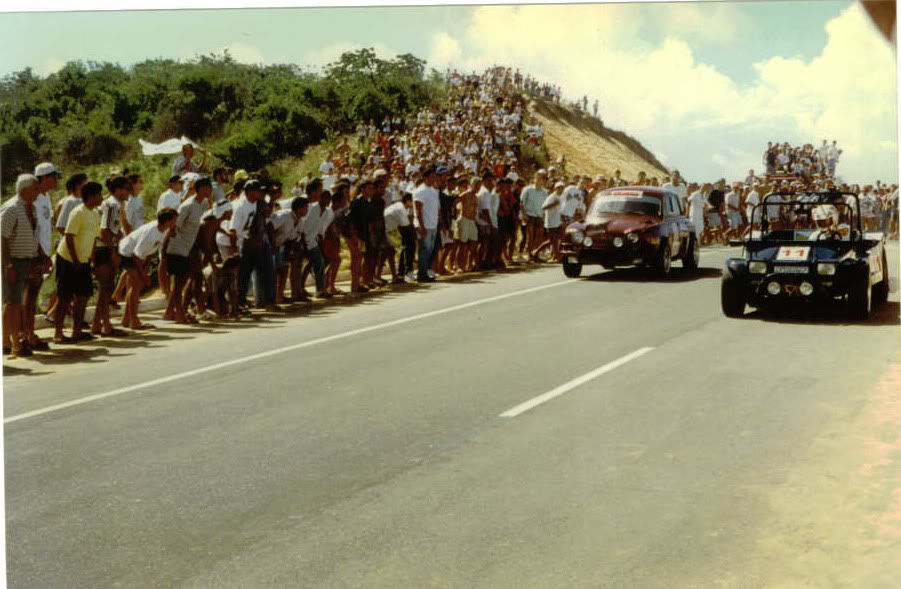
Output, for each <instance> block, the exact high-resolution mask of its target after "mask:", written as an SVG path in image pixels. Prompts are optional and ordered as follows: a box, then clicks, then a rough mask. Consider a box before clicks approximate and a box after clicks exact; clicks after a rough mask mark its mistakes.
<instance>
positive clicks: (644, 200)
mask: <svg viewBox="0 0 901 589" xmlns="http://www.w3.org/2000/svg"><path fill="white" fill-rule="evenodd" d="M637 194H640V193H637ZM589 214H591V215H599V214H634V215H653V216H655V217H659V216H660V199H659V198H656V197H653V196H627V195H618V194H612V195H603V194H602V195H600V196H599V197H598V198H596V199H595V200H594V202H593V203H592V205H591V211H590V213H589Z"/></svg>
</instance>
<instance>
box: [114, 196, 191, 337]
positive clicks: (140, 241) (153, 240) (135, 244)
mask: <svg viewBox="0 0 901 589" xmlns="http://www.w3.org/2000/svg"><path fill="white" fill-rule="evenodd" d="M177 219H178V211H176V210H175V209H163V210H162V211H160V212H159V213H157V216H156V220H154V221H150V222H149V223H145V224H143V225H141V226H140V227H138V228H136V229H135V230H134V231H132V232H131V233H129V234H128V235H126V236H125V237H123V238H122V240H121V241H120V242H119V258H120V260H121V265H122V269H123V270H124V271H125V276H126V277H127V284H128V287H127V288H128V292H127V295H126V297H125V312H124V313H123V314H122V326H123V327H128V328H130V329H153V327H154V326H153V325H151V324H149V323H143V322H141V320H140V319H139V318H138V306H139V305H140V303H141V291H142V290H143V289H144V287H146V286H150V274H149V272H148V271H147V266H148V263H149V261H150V257H151V256H152V255H154V254H155V253H157V252H158V251H159V249H160V246H161V245H162V243H163V238H164V236H165V234H166V232H167V231H169V230H170V229H171V228H172V227H174V226H175V222H176V220H177Z"/></svg>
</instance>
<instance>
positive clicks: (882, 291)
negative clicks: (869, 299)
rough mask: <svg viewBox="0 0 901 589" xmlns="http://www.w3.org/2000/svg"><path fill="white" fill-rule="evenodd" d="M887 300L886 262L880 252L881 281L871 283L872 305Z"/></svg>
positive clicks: (881, 303) (883, 302)
mask: <svg viewBox="0 0 901 589" xmlns="http://www.w3.org/2000/svg"><path fill="white" fill-rule="evenodd" d="M887 300H888V262H887V261H886V259H885V252H883V254H882V281H881V282H879V283H878V284H875V285H873V306H879V305H884V304H885V302H886V301H887Z"/></svg>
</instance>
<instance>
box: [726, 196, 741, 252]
mask: <svg viewBox="0 0 901 589" xmlns="http://www.w3.org/2000/svg"><path fill="white" fill-rule="evenodd" d="M725 201H726V217H727V218H728V219H729V229H728V230H727V231H726V238H727V239H728V238H729V237H731V236H738V235H739V234H740V231H741V229H742V219H741V208H740V207H741V188H739V187H736V186H733V187H732V190H730V191H729V192H728V193H727V194H726V199H725Z"/></svg>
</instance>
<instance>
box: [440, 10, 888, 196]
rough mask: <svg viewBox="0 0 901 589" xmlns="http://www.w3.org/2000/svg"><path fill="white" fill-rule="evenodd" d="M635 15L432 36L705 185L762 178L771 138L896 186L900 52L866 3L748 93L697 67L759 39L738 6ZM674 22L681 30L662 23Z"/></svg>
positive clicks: (587, 14)
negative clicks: (591, 109)
mask: <svg viewBox="0 0 901 589" xmlns="http://www.w3.org/2000/svg"><path fill="white" fill-rule="evenodd" d="M633 8H634V7H632V6H628V5H620V4H607V5H568V6H560V5H557V6H547V5H544V6H542V5H531V6H529V5H526V6H483V7H479V8H477V9H476V10H474V11H473V15H472V19H471V21H470V23H469V26H468V29H467V30H466V33H465V34H464V35H463V36H461V37H460V38H454V37H452V36H450V35H448V34H447V33H440V34H439V35H437V36H436V37H435V38H434V40H433V43H432V53H431V55H430V56H429V61H430V63H431V64H432V65H436V66H442V67H443V66H446V65H450V66H451V67H457V68H459V69H462V70H464V71H469V70H474V69H476V70H477V69H480V68H482V67H485V66H488V65H491V64H495V63H501V64H505V65H510V66H512V67H518V68H521V69H523V70H524V71H527V72H528V73H531V74H532V75H534V76H536V77H537V78H539V79H541V80H545V81H549V82H551V83H555V84H559V85H560V86H561V87H562V88H563V91H564V93H565V94H566V95H568V96H570V97H581V96H582V95H585V94H587V95H588V96H589V98H590V99H591V98H595V97H596V98H598V99H599V101H600V113H599V114H600V115H601V117H602V118H603V119H604V122H605V123H606V124H608V125H610V126H612V127H618V128H621V129H623V130H624V131H626V132H627V133H629V134H632V135H635V136H637V137H638V138H639V139H640V140H643V141H644V142H645V146H646V147H648V148H649V149H652V150H660V151H663V152H665V153H670V154H679V155H677V156H675V157H674V159H671V161H670V162H669V163H670V165H677V166H680V167H681V168H682V170H683V172H684V173H687V174H691V175H693V176H696V177H698V179H701V178H702V177H705V176H714V175H715V176H717V177H719V176H721V175H726V176H727V177H730V176H731V177H735V178H743V177H744V175H745V174H746V172H747V170H748V169H749V168H758V169H759V168H760V165H761V161H760V160H761V153H762V151H763V148H764V147H765V145H766V141H767V140H769V139H772V140H777V139H778V140H780V141H781V140H786V141H789V142H793V143H802V142H816V143H817V144H819V142H820V141H821V140H822V139H829V140H830V141H831V140H832V139H836V140H837V141H838V143H839V145H840V147H842V148H843V149H844V154H843V156H842V160H841V162H840V164H839V166H840V170H839V171H840V172H841V173H842V174H843V175H844V176H845V177H846V178H849V179H853V180H858V179H859V180H861V181H864V180H868V181H871V180H873V179H874V178H875V177H877V176H879V177H881V178H882V179H884V180H887V181H894V179H895V178H897V154H896V149H894V150H893V149H890V148H888V147H887V146H888V144H886V143H885V142H887V141H892V142H893V141H894V139H895V129H896V128H897V126H896V125H897V123H896V117H897V113H896V104H897V98H896V87H895V86H896V83H897V79H896V75H895V71H896V70H895V61H894V56H893V54H892V51H891V49H890V47H889V46H888V45H887V44H885V43H884V42H883V40H882V39H881V38H880V37H879V36H877V35H876V34H875V33H874V32H873V29H872V27H871V25H870V23H869V22H868V20H867V17H866V15H865V14H864V12H863V10H862V9H861V8H860V6H859V5H858V4H853V5H851V6H850V7H849V8H848V9H846V10H845V11H844V12H842V13H841V14H840V15H839V16H837V17H836V18H834V19H832V20H830V21H829V22H828V23H827V25H826V33H827V42H826V45H825V46H824V47H823V50H822V53H821V54H820V55H819V56H817V57H816V58H814V59H812V60H809V61H805V60H803V59H799V58H793V57H792V58H786V57H782V56H774V57H773V58H771V59H769V60H767V61H765V62H762V63H758V64H755V66H754V67H755V72H756V74H757V78H756V79H755V80H754V81H753V82H752V83H751V84H750V85H744V86H742V87H739V86H738V84H736V82H735V81H734V80H732V79H731V78H730V77H729V76H727V75H725V74H723V73H722V72H720V71H718V70H717V69H716V68H715V67H713V66H711V65H708V64H704V63H699V62H698V61H697V60H696V57H695V54H694V52H693V50H692V44H690V43H689V41H690V42H691V43H698V42H705V43H717V42H722V41H724V40H727V39H728V38H730V36H732V35H735V34H748V31H749V30H750V29H748V28H747V27H749V26H752V25H750V24H749V23H747V22H745V21H744V20H743V19H742V17H741V13H740V12H739V11H738V9H737V8H736V7H735V6H734V5H725V4H711V3H704V4H703V5H702V4H698V5H691V4H681V3H680V5H658V6H656V7H655V6H647V7H641V8H642V9H641V10H633ZM666 22H675V23H677V25H678V26H670V27H660V25H661V23H666ZM657 27H659V28H660V30H661V31H671V34H669V36H666V37H664V38H663V40H662V41H660V42H659V43H657V44H649V43H648V42H646V41H643V40H642V38H646V37H648V35H642V34H640V33H641V32H642V31H645V30H646V29H648V28H657ZM675 31H677V32H678V35H677V34H676V33H675ZM689 146H691V147H689ZM730 148H731V149H730ZM692 154H696V155H694V157H693V156H692ZM710 154H717V155H715V156H711V155H710ZM692 159H694V161H691V160H692ZM680 160H685V161H680Z"/></svg>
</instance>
